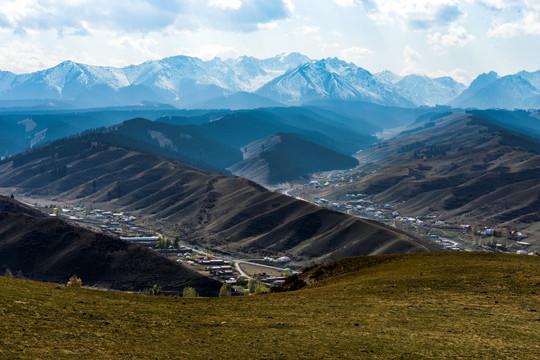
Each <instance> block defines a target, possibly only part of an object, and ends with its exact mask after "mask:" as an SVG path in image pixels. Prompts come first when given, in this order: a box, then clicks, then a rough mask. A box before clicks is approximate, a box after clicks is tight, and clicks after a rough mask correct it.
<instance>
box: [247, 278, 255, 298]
mask: <svg viewBox="0 0 540 360" xmlns="http://www.w3.org/2000/svg"><path fill="white" fill-rule="evenodd" d="M247 287H248V290H249V293H250V294H253V293H254V292H255V288H256V287H257V283H256V282H255V279H253V278H249V281H248V286H247Z"/></svg>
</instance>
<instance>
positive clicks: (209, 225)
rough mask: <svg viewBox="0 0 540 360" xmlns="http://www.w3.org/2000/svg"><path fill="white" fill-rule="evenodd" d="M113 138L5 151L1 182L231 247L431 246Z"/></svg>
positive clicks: (328, 252) (362, 250)
mask: <svg viewBox="0 0 540 360" xmlns="http://www.w3.org/2000/svg"><path fill="white" fill-rule="evenodd" d="M113 140H114V139H112V138H108V137H103V134H89V135H86V136H83V137H79V138H72V139H65V140H61V141H57V142H55V143H52V144H50V145H47V146H44V147H42V148H38V149H34V150H31V151H29V152H27V153H23V154H20V155H17V156H15V157H13V158H10V159H7V160H4V161H3V162H1V165H0V187H2V188H15V189H16V191H18V192H20V193H24V194H26V195H28V196H34V197H41V198H46V199H57V200H59V201H65V202H73V203H92V204H95V205H97V206H100V207H103V208H110V209H117V210H124V211H129V212H130V213H133V214H135V215H136V216H137V217H139V218H141V219H142V221H146V222H147V223H148V224H150V225H149V226H151V227H153V228H154V229H155V230H158V231H167V232H169V233H176V234H181V235H182V236H183V237H184V238H186V239H188V240H190V241H191V242H198V243H200V244H202V245H203V246H209V247H211V248H212V249H215V250H218V251H223V252H228V253H242V254H243V255H246V254H256V255H272V256H274V255H277V254H288V255H290V256H291V257H293V258H294V260H295V261H297V262H299V263H301V262H307V261H324V260H327V259H332V258H340V257H344V256H349V255H360V254H377V253H396V252H415V251H425V250H426V249H427V247H426V246H425V245H422V244H419V243H418V242H417V241H416V240H415V239H414V238H412V237H411V236H409V235H406V234H404V233H400V232H396V231H395V230H392V229H391V228H387V227H385V226H384V225H381V224H378V223H373V222H367V221H363V220H360V219H357V218H353V217H350V216H348V215H345V214H341V213H338V212H334V211H330V210H327V209H324V208H319V207H317V206H314V205H311V204H309V203H306V202H304V201H300V200H295V199H293V198H290V197H288V196H285V195H281V194H277V193H273V192H269V191H267V190H266V189H264V188H263V187H261V186H259V185H257V184H255V183H253V182H251V181H248V180H246V179H242V178H238V177H234V178H230V177H225V176H223V175H219V174H215V173H211V172H206V171H201V170H196V169H194V168H191V167H189V166H186V165H183V164H181V163H178V162H175V161H173V160H169V159H166V158H161V157H157V156H155V155H151V154H147V153H141V152H139V151H137V150H136V149H135V148H126V147H121V146H118V145H116V144H115V142H114V141H113ZM248 256H249V255H248Z"/></svg>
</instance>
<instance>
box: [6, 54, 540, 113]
mask: <svg viewBox="0 0 540 360" xmlns="http://www.w3.org/2000/svg"><path fill="white" fill-rule="evenodd" d="M328 100H333V101H352V102H358V101H362V102H369V103H373V104H378V105H383V106H397V107H405V108H411V107H415V106H436V105H451V106H453V107H458V108H463V107H464V108H479V109H488V108H506V109H514V108H523V109H527V108H540V71H536V72H528V71H520V72H518V73H517V74H513V75H506V76H503V77H499V75H498V74H497V73H495V72H493V71H492V72H489V73H485V74H481V75H479V76H478V77H477V78H476V79H475V80H474V81H473V82H472V83H471V85H470V86H469V87H468V88H467V87H466V86H465V85H463V84H461V83H459V82H457V81H456V80H454V79H453V78H451V77H448V76H445V77H437V78H434V77H429V76H427V75H421V74H410V75H406V76H402V75H398V74H394V73H392V72H391V71H388V70H386V71H382V72H379V73H375V74H372V73H370V72H369V71H367V70H366V69H363V68H362V67H359V66H357V65H355V64H353V63H348V62H346V61H343V60H340V59H338V58H335V57H334V58H325V59H320V60H313V59H310V58H309V57H307V56H305V55H302V54H299V53H294V52H293V53H288V54H280V55H277V56H274V57H271V58H267V59H257V58H255V57H251V56H240V57H237V58H235V59H225V60H222V59H220V58H214V59H211V60H202V59H199V58H197V57H190V56H185V55H179V56H172V57H168V58H164V59H160V60H150V61H146V62H144V63H141V64H138V65H129V66H125V67H122V68H115V67H110V66H94V65H85V64H80V63H76V62H73V61H69V60H68V61H64V62H62V63H60V64H58V65H56V66H54V67H52V68H49V69H44V70H40V71H36V72H33V73H28V74H21V75H17V74H14V73H11V72H9V71H0V106H3V107H6V106H7V107H13V106H35V105H40V106H44V105H47V106H49V107H51V108H66V107H71V108H79V109H80V108H91V107H104V106H127V105H137V104H141V103H164V104H171V105H174V106H176V107H180V108H188V109H194V108H202V109H250V108H259V107H275V106H288V105H303V104H305V103H310V102H313V101H328Z"/></svg>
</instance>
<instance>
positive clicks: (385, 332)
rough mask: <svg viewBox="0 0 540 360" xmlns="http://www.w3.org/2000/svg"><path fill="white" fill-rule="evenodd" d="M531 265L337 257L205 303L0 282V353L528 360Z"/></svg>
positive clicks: (539, 318) (478, 259)
mask: <svg viewBox="0 0 540 360" xmlns="http://www.w3.org/2000/svg"><path fill="white" fill-rule="evenodd" d="M539 265H540V263H539V258H538V257H532V256H517V255H503V254H489V253H424V254H409V255H390V256H374V257H358V258H347V259H343V260H339V261H337V262H333V263H329V264H326V265H323V266H321V267H318V268H313V269H311V270H309V272H307V273H306V274H304V275H302V277H303V278H304V279H305V280H306V281H307V282H308V283H310V284H309V285H308V286H307V287H306V288H304V289H302V290H299V291H294V292H289V293H276V294H269V295H258V296H244V297H232V298H231V297H228V298H209V299H202V298H198V299H193V298H171V297H158V296H145V295H135V294H118V293H110V292H100V291H93V290H87V289H76V288H67V287H63V286H57V285H50V284H42V283H36V282H31V281H24V280H19V279H11V278H5V277H0V303H2V307H0V316H1V318H2V322H1V323H0V332H1V333H2V337H0V348H1V349H2V351H3V352H2V354H1V355H0V357H3V358H21V359H35V358H55V359H72V358H78V359H95V358H102V359H118V358H159V359H167V358H170V359H178V358H190V359H210V358H219V359H238V358H249V359H263V358H264V359H319V358H325V359H328V358H339V359H388V358H392V359H394V358H404V359H456V358H472V359H535V358H538V355H539V354H540V347H539V343H540V309H539V304H540V296H539V293H540V285H539V284H540V266H539ZM83 282H84V279H83Z"/></svg>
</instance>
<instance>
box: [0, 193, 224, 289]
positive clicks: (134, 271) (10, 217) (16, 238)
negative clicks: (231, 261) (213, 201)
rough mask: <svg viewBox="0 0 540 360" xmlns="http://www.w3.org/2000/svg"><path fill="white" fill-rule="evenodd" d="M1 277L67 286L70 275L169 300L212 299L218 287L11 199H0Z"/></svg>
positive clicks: (142, 251) (89, 283)
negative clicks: (157, 292) (156, 289)
mask: <svg viewBox="0 0 540 360" xmlns="http://www.w3.org/2000/svg"><path fill="white" fill-rule="evenodd" d="M0 264H2V265H1V266H0V271H1V273H2V274H5V273H6V272H10V273H12V274H15V275H16V276H18V277H22V278H26V279H32V280H39V281H47V282H56V283H60V284H65V283H66V282H67V280H68V279H69V278H70V277H71V276H72V275H74V274H76V275H77V276H79V277H80V278H81V279H82V280H83V282H84V285H87V286H94V287H98V288H104V289H114V290H123V291H146V290H148V289H151V288H152V287H153V286H154V285H158V286H161V287H162V289H163V291H164V292H166V293H169V294H181V293H182V289H183V288H184V287H186V286H191V287H194V288H196V289H197V291H198V292H199V293H200V294H204V295H205V296H216V295H217V293H218V291H219V288H220V286H221V284H220V283H219V282H218V281H216V280H213V279H210V278H207V277H205V276H203V275H200V274H199V273H197V272H195V271H193V270H191V269H188V268H186V267H184V266H181V265H179V264H177V263H175V262H173V261H171V260H168V259H166V258H164V257H162V256H160V255H158V254H157V253H155V252H153V251H152V250H150V249H148V248H144V247H141V246H139V245H134V244H130V243H128V242H126V241H123V240H120V239H118V238H115V237H111V236H107V235H102V234H96V233H93V232H91V231H89V230H87V229H83V228H80V227H77V226H73V225H71V224H68V223H67V222H65V221H64V220H61V219H57V218H49V217H46V216H44V215H43V214H42V213H40V212H39V211H37V210H35V209H33V208H30V207H28V206H25V205H22V204H20V203H18V202H17V201H15V200H13V199H9V198H7V197H3V196H2V197H0Z"/></svg>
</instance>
